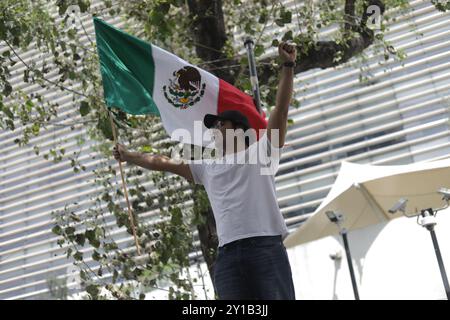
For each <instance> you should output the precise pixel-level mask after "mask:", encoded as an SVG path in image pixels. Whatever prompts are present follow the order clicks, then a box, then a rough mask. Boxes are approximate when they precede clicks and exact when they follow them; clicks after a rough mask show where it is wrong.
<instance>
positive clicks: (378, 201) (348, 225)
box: [284, 158, 450, 299]
mask: <svg viewBox="0 0 450 320" xmlns="http://www.w3.org/2000/svg"><path fill="white" fill-rule="evenodd" d="M441 188H447V189H450V158H449V159H445V160H439V161H431V162H424V163H414V164H409V165H396V166H378V165H370V164H355V163H350V162H346V161H343V162H342V165H341V169H340V171H339V174H338V177H337V179H336V181H335V183H334V185H333V187H332V188H331V190H330V192H329V193H328V195H327V196H326V198H325V199H324V200H323V201H322V203H321V204H320V206H319V207H318V208H317V209H316V211H315V212H314V214H313V215H312V216H311V217H310V218H309V219H308V220H307V221H306V222H305V223H304V224H303V225H301V226H300V227H299V228H298V229H297V230H296V231H294V232H293V233H292V234H290V235H289V236H288V237H287V238H286V239H285V241H284V244H285V246H286V247H288V248H289V247H293V246H296V245H299V244H302V243H306V242H309V241H312V240H317V239H320V238H323V237H326V236H331V235H335V234H338V233H340V234H341V235H342V237H343V240H344V246H345V249H346V253H347V259H348V260H349V261H348V262H349V268H350V274H351V277H352V284H353V289H354V292H355V298H356V299H358V292H357V287H356V281H355V279H354V274H353V266H352V264H351V257H350V250H349V248H348V242H347V236H346V233H347V231H349V230H353V229H360V228H364V227H366V226H369V225H372V224H377V223H380V222H383V221H388V220H391V219H395V218H398V217H400V216H402V215H406V216H418V215H420V214H422V216H423V217H424V218H425V219H431V218H434V214H433V212H434V211H431V214H430V213H429V211H423V210H425V209H432V208H437V207H441V206H442V204H443V194H440V193H439V192H438V190H439V189H441ZM399 200H400V201H399ZM447 200H448V198H447ZM399 209H400V210H399ZM402 209H405V210H403V211H402ZM389 210H391V211H394V213H390V212H389ZM430 215H431V216H432V217H429V218H427V217H426V216H430ZM330 218H331V219H330ZM333 218H334V219H333ZM339 218H343V219H339ZM331 220H333V222H332V221H331ZM427 223H428V225H427V229H428V230H429V231H430V232H431V236H432V240H433V244H434V245H435V250H436V247H437V250H436V254H437V258H438V262H439V265H440V269H441V274H442V277H443V281H444V286H445V289H446V293H447V296H448V297H450V289H449V288H448V280H447V279H446V275H445V269H443V264H441V262H442V261H441V260H442V259H441V258H440V252H439V250H438V249H439V248H438V245H437V240H436V238H435V235H434V230H430V228H431V229H432V227H434V225H435V222H433V221H431V222H427ZM430 223H431V224H430ZM336 224H338V226H339V228H336ZM430 225H431V226H430ZM435 240H436V241H435ZM438 253H439V255H438Z"/></svg>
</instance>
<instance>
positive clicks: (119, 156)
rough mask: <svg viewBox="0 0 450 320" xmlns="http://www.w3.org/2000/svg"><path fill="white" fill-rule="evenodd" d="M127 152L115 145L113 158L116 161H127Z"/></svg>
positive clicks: (122, 147)
mask: <svg viewBox="0 0 450 320" xmlns="http://www.w3.org/2000/svg"><path fill="white" fill-rule="evenodd" d="M127 154H128V150H127V148H125V146H123V145H121V144H116V146H115V147H114V148H113V156H114V158H116V160H117V161H122V162H123V161H127Z"/></svg>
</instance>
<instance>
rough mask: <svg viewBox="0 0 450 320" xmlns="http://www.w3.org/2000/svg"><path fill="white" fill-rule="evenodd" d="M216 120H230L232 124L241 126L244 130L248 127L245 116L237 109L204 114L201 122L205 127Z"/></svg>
mask: <svg viewBox="0 0 450 320" xmlns="http://www.w3.org/2000/svg"><path fill="white" fill-rule="evenodd" d="M218 120H223V121H224V120H230V121H231V122H232V123H233V124H235V125H240V126H242V127H243V128H244V131H245V130H247V129H249V128H250V124H249V123H248V119H247V117H246V116H244V115H243V114H242V112H240V111H238V110H226V111H223V112H221V113H219V114H218V115H215V114H206V115H205V118H204V119H203V123H204V124H205V127H207V128H211V127H212V126H213V125H214V124H215V123H216V121H218Z"/></svg>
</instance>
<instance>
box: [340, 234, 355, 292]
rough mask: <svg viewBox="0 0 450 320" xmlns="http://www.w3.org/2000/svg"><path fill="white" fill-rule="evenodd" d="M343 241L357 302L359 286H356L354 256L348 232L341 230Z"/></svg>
mask: <svg viewBox="0 0 450 320" xmlns="http://www.w3.org/2000/svg"><path fill="white" fill-rule="evenodd" d="M340 233H341V236H342V240H343V241H344V248H345V255H346V256H347V264H348V269H349V271H350V278H351V279H352V287H353V293H354V294H355V300H359V293H358V286H357V285H356V278H355V271H354V270H353V263H352V256H351V254H350V247H349V245H348V239H347V230H345V229H343V230H341V232H340Z"/></svg>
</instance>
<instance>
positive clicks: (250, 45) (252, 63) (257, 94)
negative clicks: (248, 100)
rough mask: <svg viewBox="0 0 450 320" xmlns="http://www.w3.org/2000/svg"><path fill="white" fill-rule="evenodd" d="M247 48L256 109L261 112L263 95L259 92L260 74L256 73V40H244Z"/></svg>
mask: <svg viewBox="0 0 450 320" xmlns="http://www.w3.org/2000/svg"><path fill="white" fill-rule="evenodd" d="M244 46H245V48H246V49H247V57H248V65H249V70H250V83H251V84H252V90H253V99H254V100H255V105H256V110H258V112H259V113H261V95H260V92H259V83H258V74H257V73H256V62H255V55H254V53H253V50H254V42H253V40H252V39H251V38H247V39H246V40H245V42H244Z"/></svg>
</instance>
